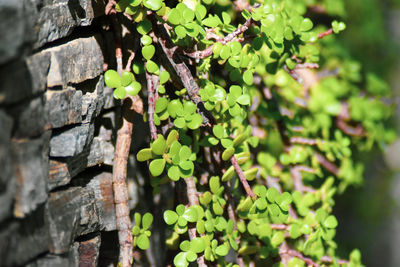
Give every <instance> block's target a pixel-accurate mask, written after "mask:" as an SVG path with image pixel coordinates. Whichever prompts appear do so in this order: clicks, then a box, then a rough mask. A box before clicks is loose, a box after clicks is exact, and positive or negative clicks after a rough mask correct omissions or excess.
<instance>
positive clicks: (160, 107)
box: [154, 97, 168, 113]
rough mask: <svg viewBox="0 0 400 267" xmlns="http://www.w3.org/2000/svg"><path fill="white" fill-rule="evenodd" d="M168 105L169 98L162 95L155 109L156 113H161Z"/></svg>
mask: <svg viewBox="0 0 400 267" xmlns="http://www.w3.org/2000/svg"><path fill="white" fill-rule="evenodd" d="M167 106H168V99H166V98H164V97H160V98H158V99H157V101H156V105H155V108H154V111H155V112H156V113H160V112H161V111H164V110H165V109H166V108H167Z"/></svg>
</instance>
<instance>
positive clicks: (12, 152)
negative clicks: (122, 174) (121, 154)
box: [0, 0, 135, 267]
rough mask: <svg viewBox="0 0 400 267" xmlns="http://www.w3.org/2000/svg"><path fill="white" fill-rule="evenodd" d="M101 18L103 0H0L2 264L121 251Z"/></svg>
mask: <svg viewBox="0 0 400 267" xmlns="http://www.w3.org/2000/svg"><path fill="white" fill-rule="evenodd" d="M104 20H106V18H105V16H104V2H103V0H12V1H10V0H0V21H1V23H0V203H1V205H0V266H30V267H33V266H52V267H53V266H97V265H101V266H108V264H109V263H110V262H115V260H116V258H117V256H118V242H117V235H116V231H115V228H116V226H115V217H114V204H113V192H112V174H111V165H112V161H113V154H114V143H115V118H116V116H117V115H118V114H117V113H118V106H119V105H118V103H116V102H115V101H114V100H113V98H112V91H111V89H109V88H107V87H105V86H104V79H103V65H104V63H105V61H107V60H108V59H107V57H108V55H107V54H106V53H105V52H104V51H107V49H105V47H107V45H109V44H110V43H111V44H112V43H113V35H112V33H110V32H107V31H105V30H103V29H102V27H103V24H104V23H103V21H104ZM107 63H108V62H107ZM132 197H133V198H135V195H134V194H133V196H132ZM131 204H132V205H135V203H131ZM99 258H100V260H99Z"/></svg>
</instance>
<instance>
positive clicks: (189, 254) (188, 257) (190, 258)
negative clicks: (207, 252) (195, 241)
mask: <svg viewBox="0 0 400 267" xmlns="http://www.w3.org/2000/svg"><path fill="white" fill-rule="evenodd" d="M196 259H197V254H196V253H194V252H193V251H188V252H186V260H187V261H189V262H193V261H195V260H196Z"/></svg>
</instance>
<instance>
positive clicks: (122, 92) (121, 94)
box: [113, 86, 126, 99]
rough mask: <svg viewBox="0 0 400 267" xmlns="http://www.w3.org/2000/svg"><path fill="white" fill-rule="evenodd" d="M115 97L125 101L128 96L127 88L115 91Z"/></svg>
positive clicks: (119, 88)
mask: <svg viewBox="0 0 400 267" xmlns="http://www.w3.org/2000/svg"><path fill="white" fill-rule="evenodd" d="M113 95H114V97H115V98H116V99H124V98H125V96H126V91H125V88H124V87H122V86H120V87H118V88H117V89H115V90H114V92H113Z"/></svg>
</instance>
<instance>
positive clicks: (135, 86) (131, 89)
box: [125, 81, 142, 96]
mask: <svg viewBox="0 0 400 267" xmlns="http://www.w3.org/2000/svg"><path fill="white" fill-rule="evenodd" d="M141 89H142V85H141V84H140V83H139V82H137V81H133V82H131V83H130V84H129V85H128V86H126V87H125V91H126V93H127V94H128V95H131V96H135V95H137V94H138V93H139V92H140V90H141Z"/></svg>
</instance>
